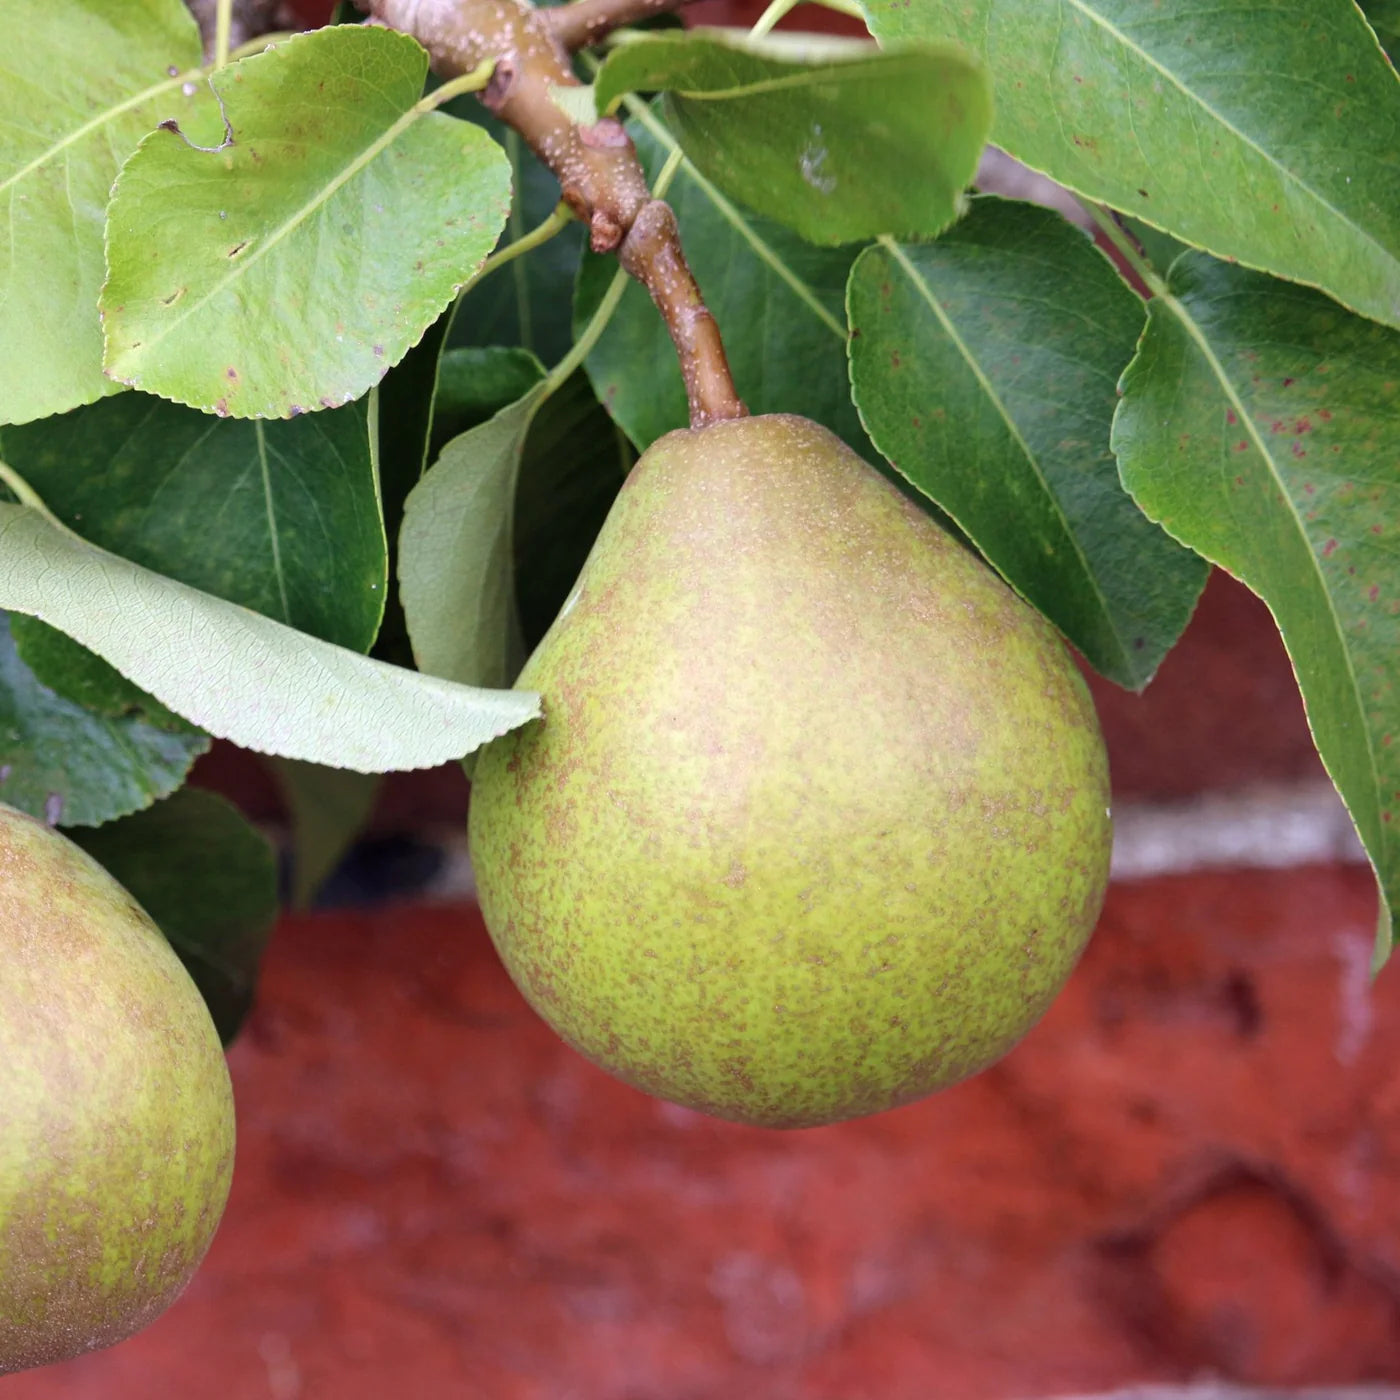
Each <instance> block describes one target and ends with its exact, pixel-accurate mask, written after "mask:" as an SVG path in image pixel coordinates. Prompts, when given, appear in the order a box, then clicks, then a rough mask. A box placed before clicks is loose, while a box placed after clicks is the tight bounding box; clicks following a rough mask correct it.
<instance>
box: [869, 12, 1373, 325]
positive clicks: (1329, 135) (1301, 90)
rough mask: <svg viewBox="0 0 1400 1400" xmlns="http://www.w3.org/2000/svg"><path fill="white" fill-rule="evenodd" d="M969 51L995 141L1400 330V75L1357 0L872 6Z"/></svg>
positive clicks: (892, 21)
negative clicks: (990, 94) (983, 77)
mask: <svg viewBox="0 0 1400 1400" xmlns="http://www.w3.org/2000/svg"><path fill="white" fill-rule="evenodd" d="M863 4H864V6H865V11H866V16H867V19H868V21H869V24H870V28H871V30H872V31H873V32H874V34H875V35H876V37H877V38H879V39H880V41H881V42H882V43H907V42H909V41H910V40H917V39H931V38H939V39H949V38H952V39H958V40H960V41H962V42H963V43H965V44H967V45H969V47H971V48H972V49H974V50H975V51H976V52H977V53H978V54H979V55H980V56H981V57H982V58H983V59H984V60H985V61H986V63H987V66H988V68H989V69H990V70H991V72H992V74H993V76H994V78H995V83H996V120H995V122H994V123H993V126H992V140H993V141H995V142H996V143H997V145H999V146H1004V147H1005V148H1006V149H1007V150H1008V151H1010V152H1011V154H1012V155H1013V156H1016V157H1017V158H1018V159H1019V160H1023V161H1025V162H1026V164H1027V165H1030V166H1033V167H1034V168H1035V169H1037V170H1043V171H1044V172H1045V173H1046V174H1048V175H1050V176H1052V177H1053V178H1054V179H1056V180H1058V181H1059V182H1060V183H1061V184H1064V185H1068V186H1069V188H1070V189H1072V190H1075V191H1077V192H1078V193H1080V194H1082V195H1085V196H1087V197H1088V198H1090V199H1096V200H1102V201H1104V202H1105V203H1108V204H1110V205H1112V206H1113V207H1115V208H1117V209H1121V210H1123V211H1124V212H1126V213H1129V214H1133V215H1136V216H1137V217H1139V218H1141V219H1144V220H1145V221H1147V222H1148V223H1151V224H1154V225H1156V226H1157V227H1158V228H1162V229H1165V230H1167V231H1168V232H1169V233H1172V234H1175V235H1176V236H1177V237H1178V238H1181V239H1184V240H1185V241H1186V242H1188V243H1194V244H1197V245H1199V246H1200V247H1203V248H1208V249H1209V250H1210V251H1212V252H1214V253H1218V254H1220V255H1221V256H1223V257H1227V258H1231V259H1236V260H1238V261H1240V262H1242V263H1245V264H1247V265H1249V266H1251V267H1258V268H1263V269H1264V270H1266V271H1268V272H1273V273H1276V274H1278V275H1279V276H1282V277H1288V278H1291V279H1293V280H1295V281H1299V282H1306V283H1309V284H1311V285H1313V286H1318V287H1321V288H1323V289H1324V290H1325V291H1327V292H1329V293H1330V294H1331V295H1333V296H1334V297H1337V298H1338V299H1339V300H1341V301H1342V302H1344V303H1345V304H1347V305H1348V306H1351V307H1353V308H1355V309H1356V310H1358V311H1361V312H1363V313H1364V314H1365V315H1367V316H1372V317H1375V318H1376V319H1378V320H1381V321H1386V322H1388V323H1389V324H1391V325H1400V81H1398V80H1397V77H1396V73H1395V70H1394V69H1393V68H1391V67H1390V65H1389V64H1388V63H1387V62H1386V60H1385V57H1384V55H1383V54H1382V53H1381V52H1380V50H1379V49H1378V48H1377V46H1376V42H1375V39H1374V38H1373V37H1372V35H1371V34H1370V33H1369V32H1368V30H1367V29H1366V26H1365V24H1364V23H1363V21H1362V17H1361V15H1360V13H1359V12H1358V11H1357V9H1356V6H1355V5H1353V4H1351V3H1349V0H1310V3H1308V4H1305V5H1260V4H1257V3H1256V0H1173V2H1172V3H1170V4H1160V3H1156V2H1155V0H1057V3H1054V4H1051V3H1047V0H920V3H918V4H915V5H911V4H909V3H908V0H863Z"/></svg>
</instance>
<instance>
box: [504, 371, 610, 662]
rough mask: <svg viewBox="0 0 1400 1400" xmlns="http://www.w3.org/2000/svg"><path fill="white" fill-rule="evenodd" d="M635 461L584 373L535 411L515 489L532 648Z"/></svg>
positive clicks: (518, 558)
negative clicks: (594, 394)
mask: <svg viewBox="0 0 1400 1400" xmlns="http://www.w3.org/2000/svg"><path fill="white" fill-rule="evenodd" d="M635 459H636V453H635V452H634V451H633V450H632V445H631V443H630V442H628V440H627V438H626V437H625V435H624V434H623V432H622V430H621V429H620V428H618V427H617V425H616V424H614V423H613V421H612V419H610V418H609V417H608V414H607V410H606V409H604V408H603V406H602V405H601V404H600V403H599V402H598V400H597V399H596V398H595V397H594V396H593V389H592V387H591V386H590V385H589V382H588V376H587V375H586V374H584V373H583V372H582V371H580V372H579V373H577V374H573V375H570V377H569V378H568V379H567V380H566V381H565V382H564V383H563V384H561V385H560V386H559V388H558V389H557V390H556V391H555V392H554V393H553V394H551V395H550V396H549V397H548V398H547V399H546V400H545V401H544V403H543V404H541V405H540V408H539V410H538V412H536V414H535V421H534V422H533V423H532V424H531V425H530V431H529V434H528V435H527V437H526V439H525V451H524V454H523V457H522V460H521V463H520V480H519V484H518V486H517V488H516V493H515V595H516V602H517V605H518V607H519V610H520V628H521V632H522V634H523V637H524V650H525V651H526V652H527V653H528V652H531V651H533V650H534V649H535V647H536V646H538V645H539V642H540V639H541V638H542V637H543V636H544V634H545V632H546V631H548V630H549V627H550V624H551V623H553V621H554V619H555V617H556V616H557V615H558V613H559V609H560V608H561V607H562V606H563V604H564V599H565V598H566V597H568V595H569V592H570V591H571V590H572V588H573V586H574V582H575V580H576V579H577V578H578V576H579V573H580V571H581V570H582V568H583V562H584V560H585V559H587V558H588V552H589V550H590V549H592V548H593V541H594V540H595V539H596V538H597V536H598V531H599V530H601V529H602V528H603V521H604V520H606V519H607V515H608V511H609V510H610V509H611V507H612V503H613V500H614V498H615V497H616V496H617V493H618V491H620V490H621V489H622V483H623V481H625V480H626V478H627V473H628V472H629V471H630V470H631V468H632V463H633V462H634V461H635Z"/></svg>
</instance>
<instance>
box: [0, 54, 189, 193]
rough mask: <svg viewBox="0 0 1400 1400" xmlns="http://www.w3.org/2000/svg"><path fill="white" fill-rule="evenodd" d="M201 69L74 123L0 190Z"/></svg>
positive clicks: (9, 177) (0, 185)
mask: <svg viewBox="0 0 1400 1400" xmlns="http://www.w3.org/2000/svg"><path fill="white" fill-rule="evenodd" d="M204 76H205V75H204V71H203V69H200V68H192V69H190V70H189V71H188V72H185V73H179V74H177V75H176V76H175V77H173V78H167V79H166V80H165V81H164V82H160V83H156V84H154V85H153V86H152V87H148V88H146V89H144V90H143V91H142V92H139V93H136V94H135V95H134V96H132V97H129V98H127V99H126V101H124V102H120V103H118V104H117V105H116V106H115V107H108V108H106V109H105V110H104V111H102V112H100V113H99V114H98V115H97V116H95V117H92V118H90V119H89V120H88V121H85V122H84V123H83V124H82V125H81V126H76V127H74V128H73V130H72V131H69V132H67V133H66V134H65V135H64V136H63V137H61V138H60V139H59V140H57V141H55V142H54V143H53V144H52V145H51V146H49V147H48V148H47V149H45V150H44V151H42V152H41V153H40V154H39V155H37V156H35V157H34V159H33V160H31V161H30V162H29V164H28V165H22V166H20V168H19V169H18V170H16V171H15V172H14V173H13V174H11V175H7V176H6V177H5V178H4V179H3V180H0V193H3V192H4V191H5V190H7V189H9V188H10V186H11V185H17V184H19V182H20V181H21V180H23V179H25V178H26V177H27V176H29V175H32V174H33V173H34V172H35V171H36V170H39V169H41V168H42V167H43V166H45V165H47V164H48V163H49V162H50V161H51V160H54V159H55V158H56V157H57V156H58V154H59V153H60V152H61V151H64V150H66V149H67V148H68V147H69V146H76V145H77V144H78V143H79V142H80V141H83V140H85V139H86V138H87V137H88V136H91V135H92V134H93V133H94V132H98V131H101V130H102V128H103V127H104V126H106V125H107V124H108V123H109V122H113V121H115V120H116V119H117V118H118V117H120V116H124V115H125V114H126V113H127V112H130V111H133V110H134V109H135V108H137V107H140V106H141V105H142V104H143V103H145V102H151V101H154V100H155V99H156V98H157V97H159V96H161V94H162V93H166V92H170V91H171V90H172V89H174V88H178V87H182V86H183V85H184V84H185V83H188V82H193V81H194V80H196V79H198V78H203V77H204Z"/></svg>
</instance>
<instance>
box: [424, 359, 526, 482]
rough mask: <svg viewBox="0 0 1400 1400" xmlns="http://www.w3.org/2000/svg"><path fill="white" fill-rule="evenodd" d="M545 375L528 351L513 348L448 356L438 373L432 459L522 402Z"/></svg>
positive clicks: (443, 360)
mask: <svg viewBox="0 0 1400 1400" xmlns="http://www.w3.org/2000/svg"><path fill="white" fill-rule="evenodd" d="M543 373H544V370H543V367H542V366H541V365H540V362H539V360H538V359H536V357H535V356H534V355H532V354H531V353H530V351H528V350H524V349H520V348H518V347H516V346H513V345H512V346H506V345H482V346H475V345H462V346H458V347H457V348H456V349H454V350H449V351H447V353H446V354H445V355H443V357H442V363H441V365H440V366H439V368H438V386H437V401H436V403H435V405H434V409H433V444H434V445H433V450H432V452H431V455H432V457H433V458H436V457H438V456H439V455H440V454H441V452H442V449H443V448H444V447H445V446H446V445H447V443H448V442H449V441H450V440H451V439H452V438H455V437H456V436H457V435H458V434H459V433H465V432H466V431H467V430H468V429H469V428H475V427H477V426H478V425H480V424H482V423H484V422H486V420H487V419H488V418H493V417H495V415H496V414H497V413H499V412H500V411H501V409H503V408H508V407H509V406H510V405H511V404H513V403H514V402H515V401H516V399H519V398H523V397H524V396H525V395H526V394H528V393H529V392H530V390H531V389H532V388H534V386H535V385H536V384H537V383H538V382H539V380H540V377H541V376H542V375H543Z"/></svg>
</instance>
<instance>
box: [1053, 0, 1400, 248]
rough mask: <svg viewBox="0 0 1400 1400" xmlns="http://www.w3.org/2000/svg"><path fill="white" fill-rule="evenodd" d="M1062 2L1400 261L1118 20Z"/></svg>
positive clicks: (1080, 2) (1071, 0) (1080, 1)
mask: <svg viewBox="0 0 1400 1400" xmlns="http://www.w3.org/2000/svg"><path fill="white" fill-rule="evenodd" d="M1062 3H1067V4H1069V5H1070V6H1072V7H1073V8H1074V9H1076V10H1078V11H1079V13H1080V14H1082V15H1084V16H1085V18H1087V19H1088V20H1089V21H1090V22H1091V23H1094V24H1097V25H1098V26H1099V27H1100V28H1101V29H1103V30H1104V31H1105V32H1106V33H1108V34H1109V35H1111V36H1112V37H1113V38H1114V39H1115V40H1117V41H1118V42H1119V43H1120V44H1122V46H1123V47H1124V48H1125V49H1126V50H1128V52H1129V53H1132V54H1135V55H1136V56H1137V57H1138V58H1139V59H1141V60H1142V62H1143V63H1145V64H1146V65H1147V66H1148V67H1149V68H1151V69H1152V70H1153V71H1154V72H1157V73H1160V74H1161V75H1162V77H1163V78H1165V79H1166V80H1167V82H1169V83H1170V84H1171V85H1172V86H1173V87H1174V88H1176V90H1177V91H1178V92H1180V93H1181V94H1182V96H1183V97H1185V98H1186V99H1187V100H1188V101H1190V102H1193V103H1194V104H1195V105H1196V106H1198V107H1199V108H1200V109H1201V110H1202V111H1203V112H1205V113H1206V114H1207V116H1209V117H1211V118H1213V119H1214V120H1215V121H1217V122H1218V123H1219V124H1220V125H1221V126H1222V127H1223V128H1224V129H1225V130H1226V131H1228V132H1229V133H1230V134H1231V135H1232V136H1234V137H1235V138H1236V139H1237V140H1239V141H1240V142H1242V143H1243V144H1244V145H1245V146H1247V147H1248V148H1249V149H1250V150H1252V151H1254V152H1255V153H1256V154H1257V155H1258V156H1259V157H1260V158H1261V159H1262V160H1263V161H1264V162H1265V164H1266V165H1269V166H1271V167H1272V168H1273V169H1275V170H1277V171H1278V173H1279V174H1280V175H1282V176H1283V178H1284V179H1285V180H1286V181H1288V182H1289V183H1291V184H1292V185H1294V186H1295V187H1296V188H1297V189H1299V190H1301V191H1302V192H1303V193H1304V194H1305V195H1307V196H1308V198H1310V199H1311V200H1313V201H1314V203H1316V204H1318V205H1320V206H1321V207H1322V208H1323V209H1325V210H1326V211H1327V212H1328V213H1330V214H1332V215H1333V216H1334V217H1335V218H1337V219H1338V220H1340V221H1341V222H1342V223H1343V224H1345V225H1346V226H1347V227H1348V228H1350V229H1353V230H1354V231H1355V232H1356V233H1358V234H1360V235H1361V237H1362V238H1363V239H1365V241H1366V242H1367V243H1369V244H1370V245H1371V246H1372V247H1373V248H1375V249H1376V251H1377V252H1379V253H1380V254H1381V255H1382V256H1383V257H1385V258H1386V259H1388V260H1389V261H1390V262H1391V263H1392V264H1395V265H1400V254H1398V253H1397V251H1396V250H1394V249H1391V248H1388V247H1386V245H1385V244H1383V243H1381V242H1379V241H1378V240H1377V238H1376V236H1375V234H1373V233H1372V232H1371V231H1370V230H1369V229H1367V228H1364V227H1363V226H1362V225H1361V224H1359V223H1357V222H1356V221H1355V220H1354V219H1353V218H1352V216H1351V215H1349V214H1346V213H1344V212H1343V211H1342V210H1340V209H1338V208H1337V206H1336V205H1335V204H1333V203H1332V202H1331V200H1330V199H1328V198H1327V197H1326V196H1325V195H1324V194H1323V193H1322V192H1321V191H1320V190H1316V189H1314V188H1313V187H1312V186H1311V185H1309V184H1307V183H1306V182H1305V181H1304V180H1303V178H1302V176H1301V175H1299V174H1298V173H1297V172H1295V171H1293V170H1290V169H1289V168H1288V167H1287V166H1286V165H1284V164H1282V162H1281V161H1279V160H1278V159H1277V158H1276V157H1274V156H1272V155H1270V153H1269V152H1268V151H1266V150H1265V149H1264V148H1263V147H1262V146H1261V145H1260V144H1259V143H1258V142H1257V141H1256V140H1255V139H1254V138H1253V137H1252V136H1250V135H1249V134H1248V133H1246V132H1244V131H1241V130H1240V128H1239V127H1237V126H1236V125H1235V124H1234V123H1233V122H1232V121H1230V119H1229V118H1228V117H1226V116H1225V114H1224V113H1223V112H1220V111H1218V110H1217V109H1216V108H1214V107H1212V106H1211V105H1210V103H1209V102H1207V101H1206V99H1205V97H1204V96H1203V95H1202V94H1200V93H1197V92H1194V91H1192V89H1191V88H1189V87H1188V86H1187V85H1186V83H1185V82H1184V81H1183V80H1182V79H1181V78H1180V77H1178V76H1177V75H1176V74H1175V73H1174V72H1172V70H1171V69H1170V68H1167V67H1166V66H1165V65H1164V64H1162V63H1161V62H1160V61H1159V60H1158V59H1157V58H1156V57H1154V56H1153V55H1152V54H1151V53H1149V52H1148V51H1147V50H1146V49H1145V48H1143V47H1142V45H1141V44H1138V43H1136V42H1135V41H1133V40H1132V39H1130V38H1129V37H1128V36H1127V35H1126V34H1125V33H1124V32H1123V31H1122V30H1121V29H1119V28H1118V26H1117V25H1116V24H1114V23H1113V21H1112V20H1110V19H1108V18H1107V17H1105V16H1103V15H1101V14H1099V13H1097V12H1096V11H1095V10H1093V9H1092V8H1090V6H1089V5H1088V4H1087V3H1086V0H1062Z"/></svg>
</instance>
